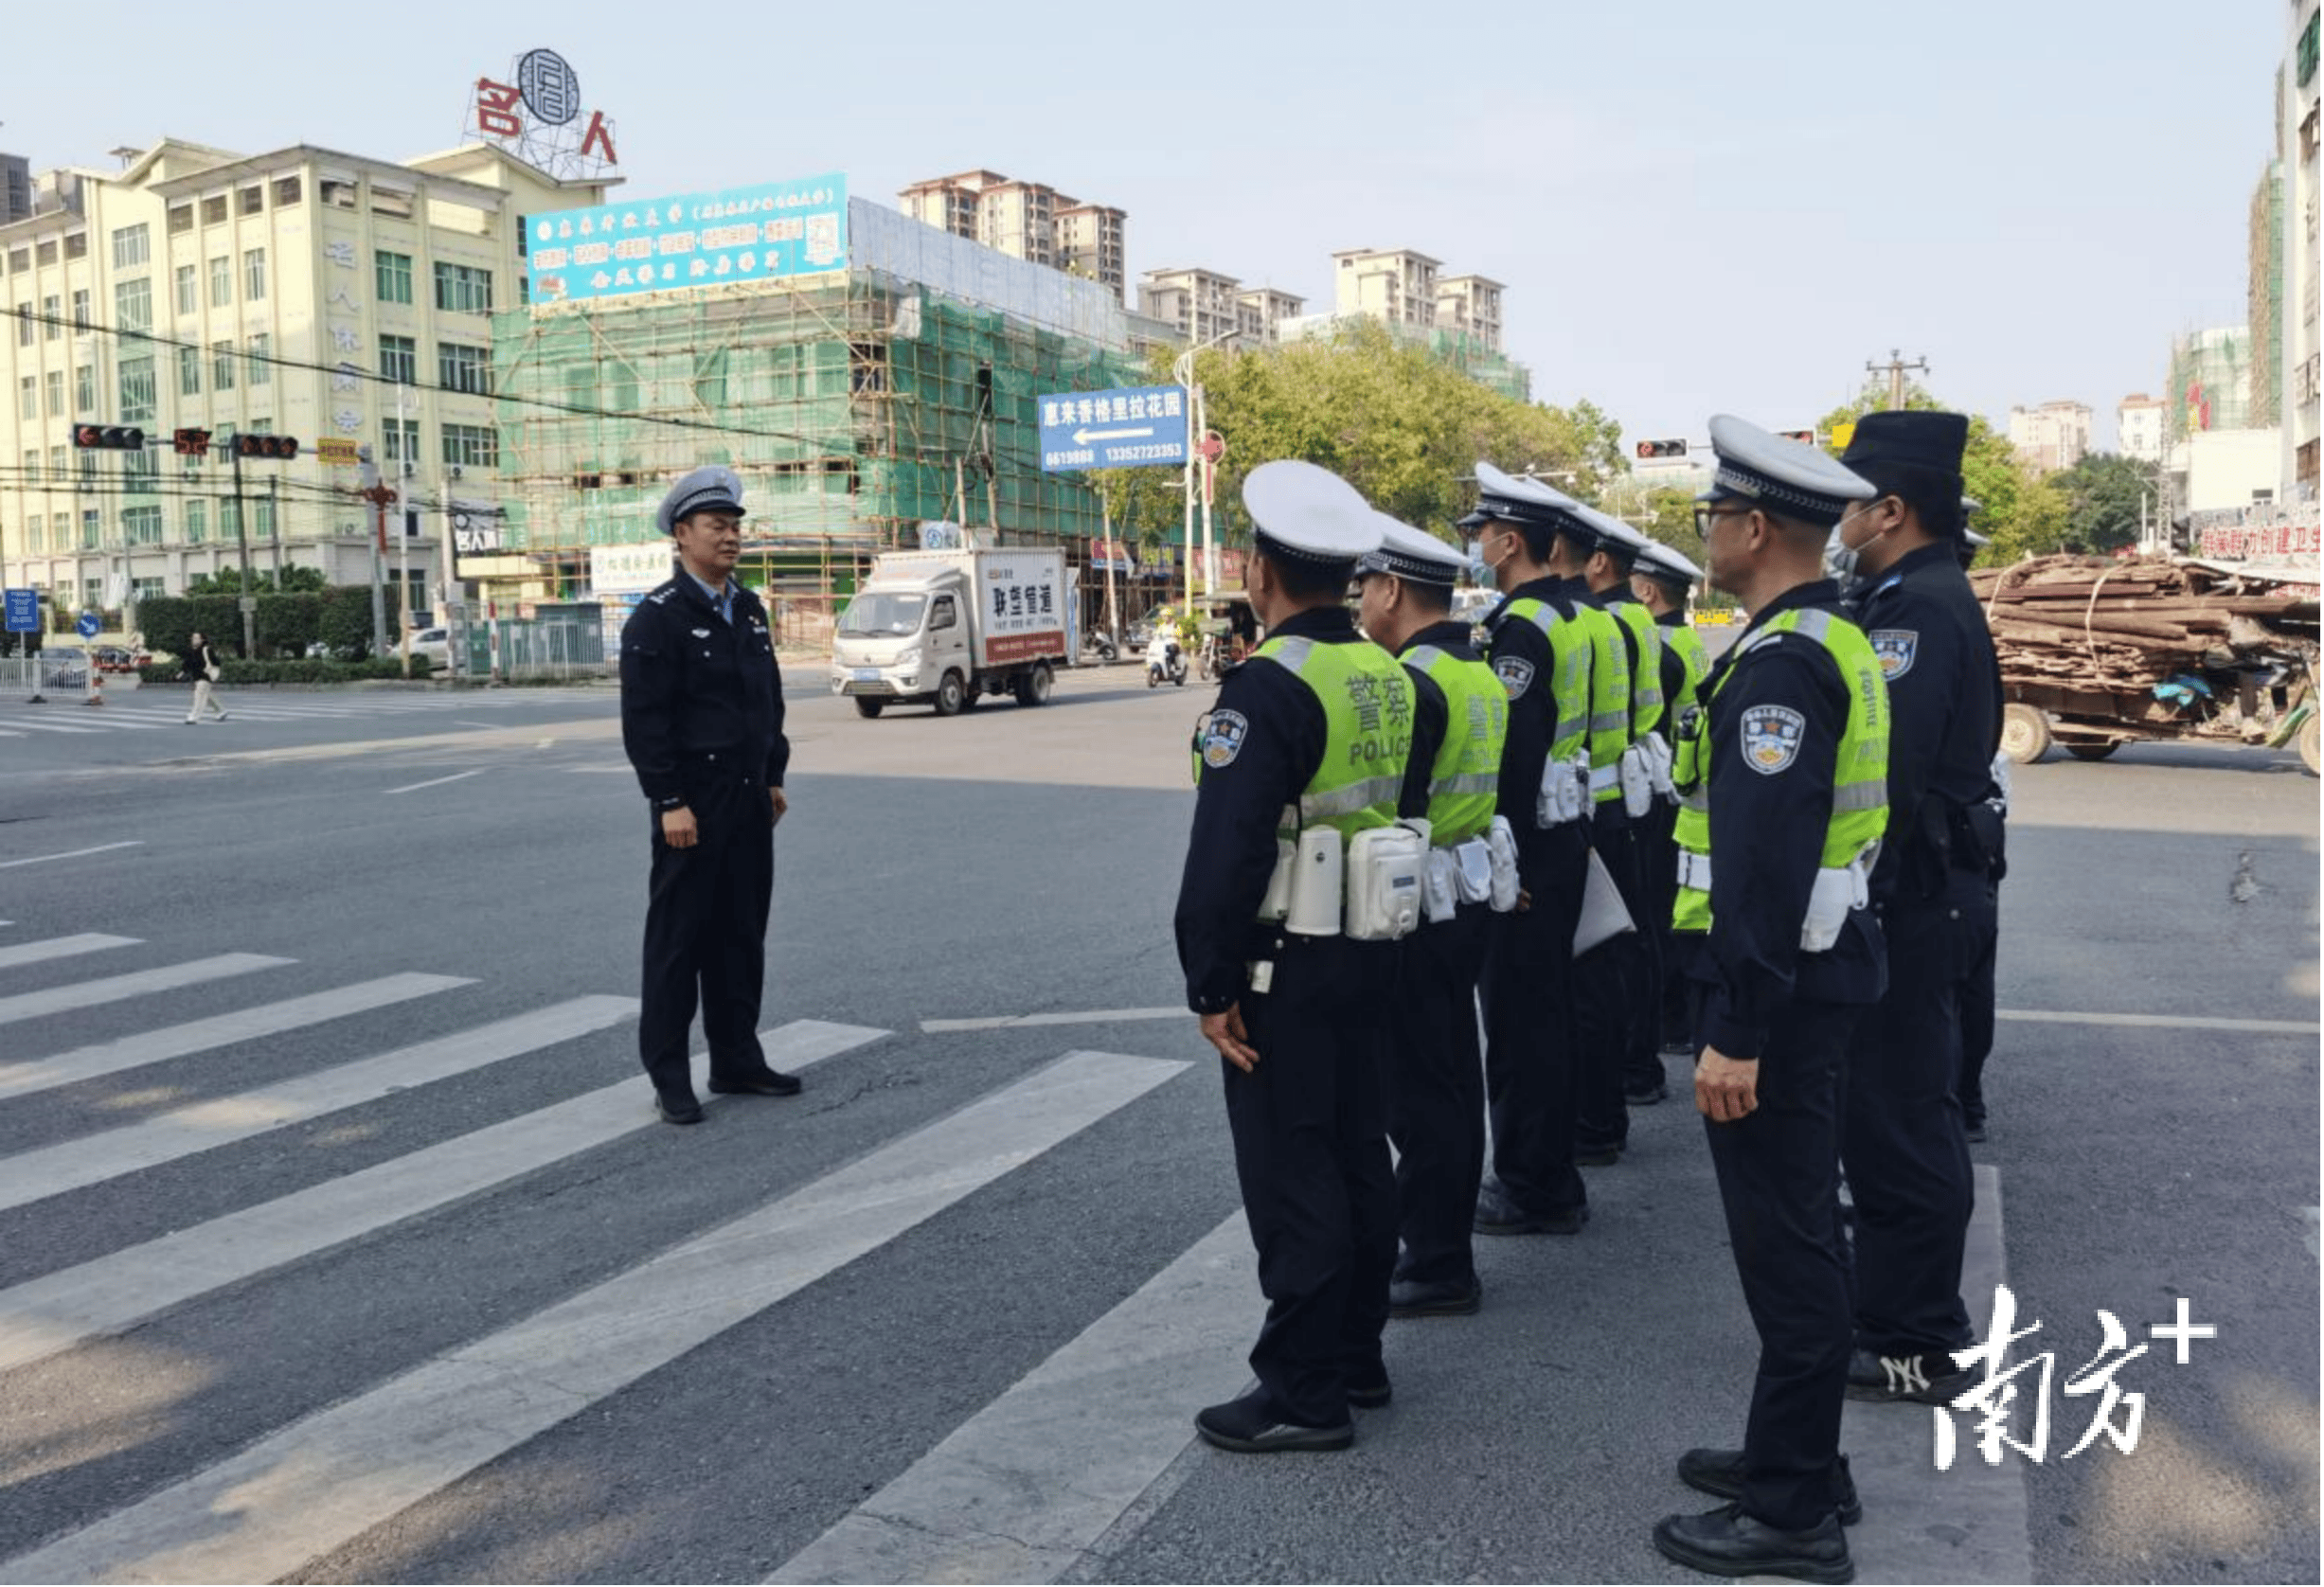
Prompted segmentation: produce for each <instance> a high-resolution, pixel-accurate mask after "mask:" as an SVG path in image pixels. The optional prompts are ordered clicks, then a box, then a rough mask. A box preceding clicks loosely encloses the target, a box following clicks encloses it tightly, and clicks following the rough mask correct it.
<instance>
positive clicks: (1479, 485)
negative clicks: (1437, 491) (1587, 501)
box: [1459, 458, 1598, 550]
mask: <svg viewBox="0 0 2324 1587" xmlns="http://www.w3.org/2000/svg"><path fill="white" fill-rule="evenodd" d="M1588 511H1589V508H1585V507H1583V506H1582V504H1581V503H1580V502H1578V501H1576V500H1574V499H1573V497H1571V496H1569V495H1567V494H1566V493H1565V492H1564V491H1563V490H1559V489H1558V488H1557V487H1556V486H1554V485H1545V484H1543V483H1542V482H1541V481H1540V480H1538V479H1520V478H1518V477H1517V476H1516V475H1514V474H1511V473H1504V472H1503V471H1501V470H1499V469H1496V468H1494V467H1493V465H1492V464H1491V463H1488V462H1485V461H1484V460H1483V459H1481V458H1480V459H1478V461H1477V465H1476V510H1475V512H1472V513H1470V514H1469V515H1468V516H1467V517H1465V518H1463V519H1461V520H1460V521H1459V526H1460V527H1461V528H1464V529H1474V528H1475V527H1477V526H1480V525H1483V524H1489V523H1492V522H1493V521H1495V520H1498V521H1500V522H1502V523H1505V524H1535V525H1539V526H1541V527H1543V528H1546V529H1554V530H1556V531H1557V532H1558V533H1560V534H1562V535H1564V536H1565V537H1566V538H1567V539H1569V540H1572V541H1574V542H1575V543H1577V544H1580V545H1582V547H1584V548H1585V549H1588V550H1595V549H1597V546H1598V530H1597V528H1596V527H1595V526H1592V525H1591V523H1590V522H1589V520H1588V519H1587V518H1586V517H1584V516H1583V514H1584V513H1586V512H1588Z"/></svg>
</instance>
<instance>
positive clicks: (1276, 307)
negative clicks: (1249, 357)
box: [1235, 287, 1307, 343]
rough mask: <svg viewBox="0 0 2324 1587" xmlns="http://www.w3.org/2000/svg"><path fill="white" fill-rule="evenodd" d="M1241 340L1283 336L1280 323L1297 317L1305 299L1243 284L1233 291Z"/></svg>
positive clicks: (1265, 340)
mask: <svg viewBox="0 0 2324 1587" xmlns="http://www.w3.org/2000/svg"><path fill="white" fill-rule="evenodd" d="M1235 304H1236V309H1237V312H1238V315H1239V317H1240V319H1241V321H1242V336H1243V340H1245V341H1247V342H1254V343H1266V342H1277V341H1280V340H1281V339H1282V326H1283V322H1284V321H1285V320H1288V319H1296V318H1297V317H1298V315H1299V312H1300V311H1302V310H1304V309H1305V308H1306V307H1307V299H1306V298H1304V297H1298V296H1295V295H1294V294H1291V293H1287V292H1278V291H1277V290H1276V289H1275V288H1273V287H1246V288H1244V289H1243V290H1242V291H1241V292H1239V293H1237V294H1235Z"/></svg>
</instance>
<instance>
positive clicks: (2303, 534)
mask: <svg viewBox="0 0 2324 1587" xmlns="http://www.w3.org/2000/svg"><path fill="white" fill-rule="evenodd" d="M2202 545H2203V554H2204V555H2205V556H2207V557H2209V558H2212V559H2214V560H2216V561H2219V562H2244V561H2258V560H2260V559H2261V558H2266V559H2270V560H2274V559H2281V558H2289V557H2309V558H2315V557H2316V556H2318V555H2319V553H2324V535H2320V534H2319V532H2318V528H2317V525H2316V524H2315V522H2308V523H2290V522H2286V523H2276V524H2255V525H2243V524H2223V525H2218V526H2213V527H2210V528H2207V529H2205V530H2204V531H2203V541H2202Z"/></svg>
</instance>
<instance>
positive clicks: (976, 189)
mask: <svg viewBox="0 0 2324 1587" xmlns="http://www.w3.org/2000/svg"><path fill="white" fill-rule="evenodd" d="M896 196H897V198H898V200H899V201H900V202H901V204H902V205H903V212H904V213H905V214H906V215H908V216H910V217H911V218H912V219H913V220H915V221H918V222H920V223H921V224H922V225H930V226H936V227H938V228H939V229H941V230H944V231H948V232H951V233H952V234H953V235H954V236H955V237H965V238H967V239H968V240H969V241H972V242H981V243H983V244H984V245H985V246H986V247H988V248H994V249H997V250H999V251H1000V252H1002V253H1004V254H1007V255H1009V256H1010V258H1012V259H1024V260H1026V261H1027V262H1028V263H1030V264H1045V265H1047V266H1048V267H1049V268H1050V269H1052V270H1064V271H1069V272H1071V273H1072V274H1074V275H1076V276H1082V277H1084V278H1085V279H1088V280H1092V281H1097V282H1099V284H1101V285H1103V286H1104V287H1106V288H1107V289H1109V290H1110V291H1111V292H1112V293H1113V294H1114V296H1115V299H1116V300H1117V301H1118V302H1126V301H1127V297H1126V295H1125V294H1126V293H1127V290H1128V276H1127V274H1126V269H1125V261H1126V254H1125V251H1124V247H1123V233H1124V231H1125V229H1126V227H1127V224H1128V221H1129V217H1128V215H1127V214H1126V213H1125V212H1124V211H1122V210H1119V209H1114V208H1110V207H1108V206H1107V205H1099V204H1085V203H1083V202H1082V200H1080V199H1077V198H1071V197H1068V196H1067V195H1065V194H1064V193H1061V192H1059V191H1058V190H1057V189H1056V188H1055V187H1048V186H1046V184H1043V183H1039V182H1020V181H1017V180H1016V179H1015V178H1013V177H1009V176H1004V175H1002V174H1001V173H1000V172H999V171H997V170H985V169H981V168H980V169H975V170H964V171H956V172H955V173H954V174H953V175H951V176H937V177H931V178H929V179H928V180H927V181H925V182H915V183H913V184H912V185H911V186H910V187H906V188H904V189H903V191H902V192H900V193H899V194H897V195H896Z"/></svg>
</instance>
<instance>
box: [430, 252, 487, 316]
mask: <svg viewBox="0 0 2324 1587" xmlns="http://www.w3.org/2000/svg"><path fill="white" fill-rule="evenodd" d="M436 306H437V307H438V309H441V310H443V311H445V312H448V313H455V314H489V313H491V312H492V272H491V271H489V270H481V269H478V268H476V267H475V266H474V265H466V264H445V263H441V262H438V264H437V266H436Z"/></svg>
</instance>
